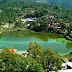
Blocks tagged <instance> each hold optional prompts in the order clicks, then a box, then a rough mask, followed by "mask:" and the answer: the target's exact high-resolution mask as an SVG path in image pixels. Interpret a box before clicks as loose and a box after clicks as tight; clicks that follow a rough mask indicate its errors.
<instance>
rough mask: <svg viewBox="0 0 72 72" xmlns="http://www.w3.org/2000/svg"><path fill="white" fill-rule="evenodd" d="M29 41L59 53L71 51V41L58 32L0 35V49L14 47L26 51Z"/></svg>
mask: <svg viewBox="0 0 72 72" xmlns="http://www.w3.org/2000/svg"><path fill="white" fill-rule="evenodd" d="M30 42H38V43H39V44H40V45H41V46H42V47H43V48H44V49H47V48H51V49H52V50H53V51H56V52H58V54H60V55H65V54H69V53H70V52H72V41H68V40H66V39H65V38H63V36H62V35H58V34H50V33H32V32H12V33H3V34H1V35H0V49H2V48H7V47H14V49H17V51H26V50H28V48H29V43H30Z"/></svg>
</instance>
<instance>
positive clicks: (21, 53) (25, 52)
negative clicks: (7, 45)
mask: <svg viewBox="0 0 72 72" xmlns="http://www.w3.org/2000/svg"><path fill="white" fill-rule="evenodd" d="M17 53H18V54H20V55H23V56H24V57H27V56H28V52H27V51H19V52H17Z"/></svg>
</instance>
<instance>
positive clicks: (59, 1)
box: [29, 0, 72, 9]
mask: <svg viewBox="0 0 72 72" xmlns="http://www.w3.org/2000/svg"><path fill="white" fill-rule="evenodd" d="M29 1H30V0H29ZM31 1H32V0H31ZM33 1H35V2H43V3H49V4H52V5H57V6H62V7H65V8H69V9H72V0H33Z"/></svg>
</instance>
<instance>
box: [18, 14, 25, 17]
mask: <svg viewBox="0 0 72 72" xmlns="http://www.w3.org/2000/svg"><path fill="white" fill-rule="evenodd" d="M25 16H26V14H25V13H21V14H19V15H18V18H24V17H25Z"/></svg>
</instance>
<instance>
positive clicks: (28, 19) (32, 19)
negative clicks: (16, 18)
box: [21, 17, 37, 22]
mask: <svg viewBox="0 0 72 72" xmlns="http://www.w3.org/2000/svg"><path fill="white" fill-rule="evenodd" d="M35 20H37V18H36V17H35V18H27V19H21V21H23V22H33V21H35Z"/></svg>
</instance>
